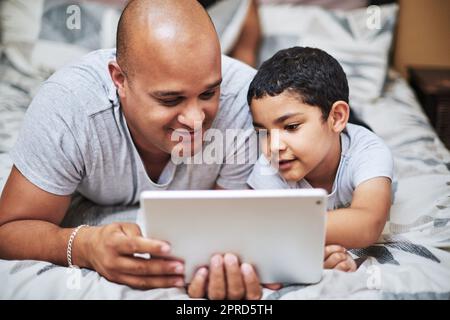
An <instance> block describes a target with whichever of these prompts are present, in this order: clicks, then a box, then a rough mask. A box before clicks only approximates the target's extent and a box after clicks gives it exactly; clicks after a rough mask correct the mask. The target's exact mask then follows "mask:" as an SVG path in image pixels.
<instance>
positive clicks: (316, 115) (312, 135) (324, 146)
mask: <svg viewBox="0 0 450 320" xmlns="http://www.w3.org/2000/svg"><path fill="white" fill-rule="evenodd" d="M251 111H252V115H253V120H254V122H253V124H254V126H255V129H256V130H257V131H260V130H261V129H266V130H267V140H266V141H262V142H263V143H262V149H263V152H264V154H265V155H266V157H267V158H268V159H271V161H272V165H274V164H275V165H276V164H277V163H278V165H279V172H280V174H281V175H282V176H283V177H284V178H285V179H286V180H288V181H299V180H301V179H303V178H308V175H309V174H313V175H314V176H317V175H320V173H319V172H317V170H323V169H324V167H326V162H327V158H328V157H329V150H331V147H332V145H333V143H335V142H336V137H339V135H337V134H336V132H335V131H333V130H332V124H331V121H328V120H327V121H324V120H323V117H322V112H321V109H320V108H319V107H313V106H311V105H307V104H304V103H302V102H300V99H298V98H296V97H295V96H293V95H292V94H289V93H286V92H283V93H281V94H280V95H278V96H274V97H271V96H268V95H266V96H264V97H263V98H260V99H253V100H252V103H251ZM260 137H263V140H264V134H263V135H260ZM277 153H278V154H277Z"/></svg>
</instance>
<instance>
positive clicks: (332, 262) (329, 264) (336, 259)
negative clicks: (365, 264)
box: [323, 252, 347, 269]
mask: <svg viewBox="0 0 450 320" xmlns="http://www.w3.org/2000/svg"><path fill="white" fill-rule="evenodd" d="M346 259H347V254H346V253H341V252H335V253H333V254H331V255H330V256H329V257H328V259H326V260H325V262H324V264H323V267H324V268H325V269H333V268H334V267H336V266H337V265H338V263H340V262H342V261H345V260H346Z"/></svg>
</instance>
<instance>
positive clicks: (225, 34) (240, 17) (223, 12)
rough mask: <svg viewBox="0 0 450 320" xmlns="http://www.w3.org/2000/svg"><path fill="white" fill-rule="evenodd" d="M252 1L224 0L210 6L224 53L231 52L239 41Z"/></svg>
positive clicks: (210, 13)
mask: <svg viewBox="0 0 450 320" xmlns="http://www.w3.org/2000/svg"><path fill="white" fill-rule="evenodd" d="M250 2H251V1H250V0H226V1H225V0H222V1H218V2H216V3H215V4H214V5H212V6H211V7H208V13H209V15H210V17H211V19H212V21H213V23H214V26H215V27H216V31H217V33H218V35H219V39H220V45H221V47H222V52H223V53H225V54H228V53H230V52H231V50H232V49H233V47H234V45H235V44H236V42H237V41H238V39H239V36H240V34H241V30H242V27H243V25H244V21H245V18H246V17H247V12H248V9H249V7H250Z"/></svg>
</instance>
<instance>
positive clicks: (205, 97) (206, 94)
mask: <svg viewBox="0 0 450 320" xmlns="http://www.w3.org/2000/svg"><path fill="white" fill-rule="evenodd" d="M215 94H216V91H209V92H204V93H202V94H201V95H200V99H202V100H209V99H211V98H212V97H214V95H215Z"/></svg>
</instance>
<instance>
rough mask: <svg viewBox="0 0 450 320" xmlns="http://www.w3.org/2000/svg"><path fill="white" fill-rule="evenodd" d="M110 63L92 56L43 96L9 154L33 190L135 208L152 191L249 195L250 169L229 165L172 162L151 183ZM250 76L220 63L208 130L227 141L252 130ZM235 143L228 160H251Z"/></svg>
mask: <svg viewBox="0 0 450 320" xmlns="http://www.w3.org/2000/svg"><path fill="white" fill-rule="evenodd" d="M111 60H115V50H113V49H108V50H99V51H94V52H92V53H90V54H88V55H87V56H85V57H83V58H82V59H81V60H80V61H78V62H76V63H74V64H71V65H68V66H66V67H64V68H63V69H61V70H60V71H58V72H56V73H55V74H54V75H53V76H51V77H50V78H49V79H48V80H47V81H46V82H44V84H43V85H42V87H41V88H40V90H39V92H38V94H37V95H36V96H35V98H34V99H33V101H32V102H31V104H30V106H29V109H28V110H27V113H26V116H25V120H24V123H23V126H22V129H21V132H20V134H19V137H18V140H17V142H16V145H15V147H14V148H13V150H12V152H11V158H12V160H13V162H14V165H15V166H16V167H17V169H18V170H19V171H20V172H21V173H22V174H23V175H24V176H25V177H26V178H27V179H28V180H29V181H30V182H32V183H33V184H34V185H36V186H38V187H39V188H41V189H43V190H45V191H47V192H50V193H53V194H57V195H70V194H72V193H74V192H75V191H77V192H79V193H81V194H82V195H83V196H85V197H86V198H88V199H90V200H92V201H93V202H95V203H98V204H101V205H131V204H136V203H137V202H138V201H139V196H140V193H141V191H144V190H152V189H153V190H166V189H167V190H169V189H180V190H189V189H197V190H199V189H212V188H214V186H215V184H216V183H217V184H218V185H219V186H220V187H223V188H225V189H244V188H247V185H246V180H247V178H248V175H249V174H250V172H251V169H252V167H253V164H252V163H246V164H238V163H236V162H234V163H233V162H232V161H231V163H229V164H227V163H225V164H224V163H220V162H218V163H213V164H187V163H182V164H178V165H176V164H174V163H173V162H172V161H169V162H168V164H167V165H166V167H165V168H164V170H163V172H162V174H161V176H160V178H159V181H157V182H154V181H152V180H151V179H150V178H149V177H148V175H147V172H146V171H145V167H144V164H143V163H142V160H141V158H140V156H139V154H138V152H137V149H136V147H135V145H134V143H133V141H132V139H131V135H130V132H129V130H128V127H127V124H126V119H125V117H124V115H123V112H122V110H121V106H120V102H119V99H118V96H117V92H116V88H115V86H114V84H113V82H112V80H111V78H110V75H109V72H108V62H109V61H111ZM254 74H255V70H254V69H252V68H251V67H249V66H247V65H245V64H243V63H241V62H238V61H236V60H234V59H231V58H229V57H226V56H223V57H222V78H223V81H222V85H221V94H220V105H219V110H218V113H217V115H216V118H215V120H214V122H213V125H212V128H215V129H218V130H220V131H221V132H224V136H225V130H226V129H231V128H234V129H247V130H250V132H251V131H252V129H253V127H252V120H251V115H250V111H249V108H248V105H247V100H246V97H247V89H248V85H249V83H250V81H251V79H252V78H253V76H254ZM241 142H242V140H241ZM226 143H228V141H227V142H226ZM233 143H235V144H234V146H235V147H234V148H227V149H225V150H226V152H234V153H235V154H236V153H241V152H248V148H249V145H248V144H244V143H241V144H239V142H238V145H236V142H233ZM233 150H234V151H233ZM224 153H225V152H224ZM235 154H234V155H235ZM230 156H231V157H232V156H233V154H224V158H225V157H230Z"/></svg>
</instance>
